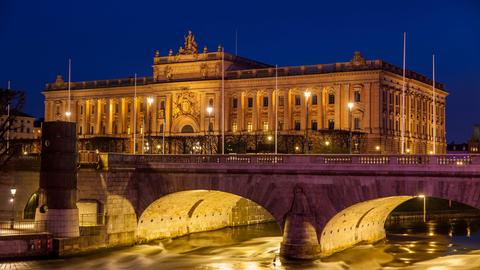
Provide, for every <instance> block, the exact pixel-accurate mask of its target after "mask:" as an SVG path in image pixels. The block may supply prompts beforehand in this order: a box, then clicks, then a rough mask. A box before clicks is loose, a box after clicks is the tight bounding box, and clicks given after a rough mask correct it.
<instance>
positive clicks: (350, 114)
mask: <svg viewBox="0 0 480 270" xmlns="http://www.w3.org/2000/svg"><path fill="white" fill-rule="evenodd" d="M347 106H348V111H349V114H348V118H349V121H348V129H349V131H350V136H349V150H350V154H352V109H353V102H349V103H348V104H347Z"/></svg>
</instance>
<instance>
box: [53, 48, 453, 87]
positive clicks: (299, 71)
mask: <svg viewBox="0 0 480 270" xmlns="http://www.w3.org/2000/svg"><path fill="white" fill-rule="evenodd" d="M227 55H229V57H230V56H232V57H234V58H241V59H242V60H243V59H247V58H243V57H239V56H234V55H231V54H227V53H226V54H225V56H227ZM247 60H248V59H247ZM252 61H253V60H252ZM258 63H260V62H258ZM264 65H266V64H264ZM371 70H383V71H388V72H391V73H393V74H397V75H400V76H403V69H402V68H400V67H398V66H395V65H393V64H390V63H388V62H386V61H383V60H367V61H365V62H364V63H362V64H354V63H352V62H338V63H332V64H317V65H300V66H286V67H278V70H277V72H278V77H286V76H299V75H313V74H329V73H342V72H355V71H371ZM274 76H275V67H273V66H268V67H265V68H254V69H240V70H231V71H226V72H225V80H235V79H250V78H267V77H274ZM405 76H406V78H408V79H413V80H417V81H420V82H423V83H425V84H429V85H431V84H432V83H433V81H432V80H431V79H430V78H428V77H427V76H425V75H422V74H420V73H417V72H414V71H411V70H406V73H405ZM219 79H221V76H207V77H206V78H202V77H201V76H200V75H199V77H197V78H181V79H177V80H176V79H171V80H154V79H153V77H152V76H146V77H138V78H137V86H141V85H149V84H158V83H171V82H188V81H206V80H219ZM134 84H135V81H134V77H128V78H120V79H111V80H94V81H81V82H72V83H71V86H70V88H71V89H72V90H80V89H93V88H110V87H125V86H134ZM435 86H436V88H437V89H439V90H442V91H445V87H444V84H443V83H439V82H436V83H435ZM67 87H68V84H67V83H66V82H62V83H47V84H46V86H45V89H44V91H45V92H48V91H60V90H66V89H67Z"/></svg>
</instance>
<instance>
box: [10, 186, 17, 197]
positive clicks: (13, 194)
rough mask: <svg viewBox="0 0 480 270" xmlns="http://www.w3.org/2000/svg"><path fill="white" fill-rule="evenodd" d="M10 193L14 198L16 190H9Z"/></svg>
mask: <svg viewBox="0 0 480 270" xmlns="http://www.w3.org/2000/svg"><path fill="white" fill-rule="evenodd" d="M10 193H11V194H12V196H15V194H17V189H16V188H14V187H13V188H11V189H10Z"/></svg>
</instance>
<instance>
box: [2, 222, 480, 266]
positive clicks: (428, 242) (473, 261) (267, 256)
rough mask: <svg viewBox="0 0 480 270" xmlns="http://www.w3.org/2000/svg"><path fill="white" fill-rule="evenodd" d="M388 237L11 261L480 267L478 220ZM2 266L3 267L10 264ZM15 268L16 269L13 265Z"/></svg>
mask: <svg viewBox="0 0 480 270" xmlns="http://www.w3.org/2000/svg"><path fill="white" fill-rule="evenodd" d="M388 232H389V234H388V237H387V239H385V240H383V241H381V242H379V243H376V244H374V245H358V246H355V247H353V248H350V249H348V250H345V251H342V252H339V253H336V254H334V255H332V256H330V257H327V258H323V259H322V260H316V261H313V262H302V261H286V260H283V259H280V258H279V257H278V252H279V247H280V243H281V241H282V237H281V236H280V230H279V228H278V226H277V225H276V224H262V225H252V226H245V227H240V228H230V229H223V230H218V231H213V232H205V233H197V234H193V235H190V236H185V237H181V238H177V239H174V240H162V241H157V242H153V243H150V244H149V245H140V246H135V247H131V248H126V249H121V250H116V251H108V252H100V253H96V254H92V255H87V256H82V257H74V258H69V259H62V260H43V261H29V262H19V263H13V264H12V265H13V266H14V267H16V268H17V269H31V268H34V269H96V270H102V269H135V270H142V269H204V270H209V269H223V270H227V269H235V270H237V269H242V270H243V269H247V270H262V269H292V270H297V269H333V270H336V269H339V270H340V269H342V270H345V269H368V270H371V269H372V270H373V269H428V270H446V269H480V241H479V240H480V230H479V222H478V220H471V221H468V222H466V221H456V220H454V221H451V222H442V223H440V222H432V221H430V222H427V223H423V222H420V223H411V224H407V225H396V226H390V227H389V228H388ZM8 267H10V266H9V265H6V266H5V265H1V264H0V268H2V269H3V268H8ZM12 268H13V267H12Z"/></svg>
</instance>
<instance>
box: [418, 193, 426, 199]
mask: <svg viewBox="0 0 480 270" xmlns="http://www.w3.org/2000/svg"><path fill="white" fill-rule="evenodd" d="M417 197H418V198H425V195H424V194H419V195H418V196H417Z"/></svg>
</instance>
